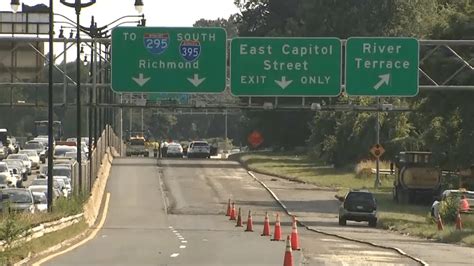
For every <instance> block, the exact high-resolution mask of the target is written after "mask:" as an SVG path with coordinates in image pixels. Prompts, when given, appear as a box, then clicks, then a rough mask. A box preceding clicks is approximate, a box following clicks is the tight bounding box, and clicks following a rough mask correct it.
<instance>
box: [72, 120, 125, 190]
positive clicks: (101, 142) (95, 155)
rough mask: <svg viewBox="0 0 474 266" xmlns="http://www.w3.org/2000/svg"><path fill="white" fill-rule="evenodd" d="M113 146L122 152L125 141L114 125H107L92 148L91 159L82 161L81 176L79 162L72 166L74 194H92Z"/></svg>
mask: <svg viewBox="0 0 474 266" xmlns="http://www.w3.org/2000/svg"><path fill="white" fill-rule="evenodd" d="M112 148H113V149H115V151H116V152H117V153H118V154H122V149H123V143H122V142H121V140H120V138H119V137H118V136H117V135H116V134H115V132H114V131H113V129H112V127H110V126H109V125H107V126H106V127H105V129H104V130H103V131H102V134H101V136H100V137H99V138H98V140H97V146H96V147H93V148H92V154H91V160H90V161H89V160H87V161H83V162H82V175H81V176H79V164H78V163H77V162H76V163H74V165H73V167H72V177H71V178H72V180H71V182H72V187H73V193H74V195H79V194H83V195H88V194H90V192H91V190H92V187H93V185H94V182H95V180H96V178H97V176H98V173H99V169H100V166H101V164H102V160H103V159H104V156H105V155H106V153H107V152H111V149H112Z"/></svg>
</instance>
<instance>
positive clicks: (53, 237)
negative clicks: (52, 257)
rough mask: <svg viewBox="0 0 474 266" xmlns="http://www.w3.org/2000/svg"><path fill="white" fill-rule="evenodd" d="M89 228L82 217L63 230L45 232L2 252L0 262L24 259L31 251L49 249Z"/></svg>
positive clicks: (34, 252)
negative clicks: (38, 236)
mask: <svg viewBox="0 0 474 266" xmlns="http://www.w3.org/2000/svg"><path fill="white" fill-rule="evenodd" d="M87 228H88V226H87V223H86V222H85V221H84V220H83V219H81V220H80V221H79V222H78V223H75V224H73V225H71V226H68V227H66V228H64V229H62V230H59V231H56V232H52V233H49V234H45V235H44V236H42V237H40V238H36V239H33V240H31V241H29V242H25V243H24V244H23V245H20V246H19V247H15V248H12V249H11V250H8V251H5V252H0V264H1V265H9V264H11V263H15V262H18V261H21V260H23V259H24V258H26V257H28V255H29V254H30V253H31V254H33V255H34V254H38V253H40V252H41V251H44V250H47V249H48V248H50V247H52V246H55V245H57V244H59V243H61V242H63V241H65V240H68V239H70V238H73V237H74V236H77V235H79V234H80V233H82V232H84V231H85V230H86V229H87Z"/></svg>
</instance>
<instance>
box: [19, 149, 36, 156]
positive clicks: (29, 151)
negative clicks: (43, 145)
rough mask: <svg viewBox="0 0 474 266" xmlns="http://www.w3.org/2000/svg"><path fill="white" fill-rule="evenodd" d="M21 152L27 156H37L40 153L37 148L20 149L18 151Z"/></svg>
mask: <svg viewBox="0 0 474 266" xmlns="http://www.w3.org/2000/svg"><path fill="white" fill-rule="evenodd" d="M18 153H19V154H26V155H27V156H37V155H38V153H36V151H35V150H27V151H26V150H23V151H19V152H18Z"/></svg>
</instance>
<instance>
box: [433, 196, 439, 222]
mask: <svg viewBox="0 0 474 266" xmlns="http://www.w3.org/2000/svg"><path fill="white" fill-rule="evenodd" d="M440 204H441V202H440V201H439V198H436V199H435V201H434V202H433V205H431V217H433V219H434V220H435V221H436V222H437V221H438V218H439V207H440V206H439V205H440Z"/></svg>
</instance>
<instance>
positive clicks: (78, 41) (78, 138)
mask: <svg viewBox="0 0 474 266" xmlns="http://www.w3.org/2000/svg"><path fill="white" fill-rule="evenodd" d="M95 2H96V0H91V2H89V3H84V4H83V3H82V2H81V0H75V2H74V3H68V2H66V0H61V4H63V5H65V6H68V7H72V8H74V9H75V10H76V26H77V28H76V31H77V34H76V48H77V49H76V52H77V53H76V97H77V99H76V104H77V116H76V119H77V121H76V123H77V125H76V129H77V133H76V135H77V136H76V147H77V164H78V166H79V171H78V174H79V180H78V181H79V182H78V187H79V188H78V191H79V194H80V193H82V153H81V142H82V141H81V140H82V135H81V50H80V45H81V37H80V34H79V33H80V32H81V26H80V25H81V23H80V18H81V10H82V9H83V8H86V7H89V6H91V5H93V4H95Z"/></svg>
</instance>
